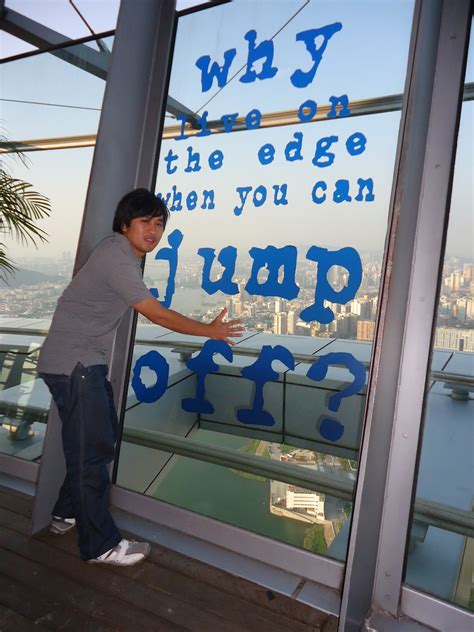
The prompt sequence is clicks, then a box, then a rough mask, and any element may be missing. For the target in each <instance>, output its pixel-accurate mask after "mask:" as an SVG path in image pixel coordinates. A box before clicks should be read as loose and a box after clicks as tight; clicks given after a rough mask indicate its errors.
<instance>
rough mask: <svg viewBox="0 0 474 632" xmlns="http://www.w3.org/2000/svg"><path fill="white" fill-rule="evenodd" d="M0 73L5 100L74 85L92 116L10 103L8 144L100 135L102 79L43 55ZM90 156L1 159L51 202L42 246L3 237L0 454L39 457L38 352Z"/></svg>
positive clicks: (78, 215) (42, 414) (72, 244)
mask: <svg viewBox="0 0 474 632" xmlns="http://www.w3.org/2000/svg"><path fill="white" fill-rule="evenodd" d="M111 43H112V42H111V41H110V42H109V44H110V46H111ZM69 50H73V51H77V47H70V49H69ZM53 69H54V72H53V76H50V74H49V73H50V72H52V70H53ZM2 73H3V82H4V83H3V85H4V87H5V91H4V94H9V95H12V96H14V95H15V96H20V95H22V96H23V97H27V99H28V101H30V102H31V101H35V102H36V101H41V100H43V99H44V100H46V101H54V100H55V99H56V96H52V95H53V94H54V93H55V92H56V93H58V96H57V98H58V99H60V98H61V95H60V94H59V89H58V86H59V85H61V84H62V85H61V89H65V86H67V85H69V83H71V84H74V92H73V93H72V94H69V95H68V100H70V101H69V102H70V103H71V104H74V99H75V98H76V96H75V95H79V94H80V95H81V100H79V98H78V99H77V101H76V102H75V103H76V104H77V105H79V104H80V103H82V104H88V106H91V107H94V111H93V114H92V115H91V113H90V112H89V111H88V112H86V114H85V115H84V113H83V111H82V110H81V109H79V110H72V109H65V108H56V107H54V108H53V107H47V106H41V105H35V104H32V103H25V104H21V106H19V105H18V104H8V106H6V107H5V108H4V113H3V116H4V120H3V121H2V123H3V125H4V127H5V130H4V131H3V134H4V135H5V136H6V137H7V138H8V139H9V140H10V141H13V142H15V141H18V140H23V139H25V138H26V137H29V138H38V137H43V138H47V136H48V134H51V133H58V132H59V129H60V131H61V133H62V134H69V133H71V134H75V133H77V131H78V130H81V131H83V132H86V131H87V132H88V133H89V134H91V135H94V134H95V133H96V132H97V126H98V120H99V113H100V107H101V102H102V96H103V90H104V87H105V81H103V80H102V79H99V78H98V77H95V76H92V77H91V75H90V74H89V73H87V72H86V71H84V70H81V69H79V68H77V67H76V66H74V65H72V64H69V63H66V62H65V61H63V60H62V59H58V58H52V57H51V55H50V54H47V53H45V54H41V55H38V56H35V57H31V58H28V59H22V60H18V61H13V62H10V63H8V64H4V65H3V66H2ZM58 73H59V74H58ZM39 77H41V81H38V82H37V83H36V82H35V78H39ZM58 77H60V79H61V80H60V81H58ZM48 87H49V89H50V91H51V92H49V93H48V92H47V88H48ZM71 112H74V114H71ZM92 155H93V147H82V148H75V149H62V150H59V151H35V152H24V153H23V154H22V156H23V159H24V161H25V163H23V162H22V161H21V160H20V159H19V158H18V157H15V156H14V155H13V154H6V155H4V156H3V161H2V162H3V164H2V166H3V167H4V168H5V169H6V171H7V172H8V173H9V174H10V176H12V177H13V178H17V179H19V180H23V181H25V182H28V183H30V184H31V185H32V188H33V190H35V191H38V192H40V193H41V194H43V195H45V196H46V197H47V198H49V200H50V202H51V213H50V216H49V217H48V218H46V219H43V220H40V221H39V222H38V223H37V224H38V226H39V227H40V228H41V229H43V230H44V231H46V233H47V234H48V239H47V242H45V243H42V242H40V241H39V242H38V243H37V248H35V247H34V246H33V245H32V244H31V243H29V244H22V243H18V242H17V241H16V240H15V239H14V238H13V237H12V236H11V235H8V234H2V235H1V242H2V245H3V246H2V247H3V249H4V250H5V251H6V253H7V255H8V257H9V258H10V259H11V260H12V261H13V263H14V264H15V266H16V267H17V270H16V272H15V274H14V276H8V275H7V276H6V279H5V280H0V290H1V295H2V301H1V305H0V452H2V453H6V454H12V455H15V456H18V457H20V458H24V459H28V460H36V459H38V458H39V457H40V455H41V452H42V446H43V438H44V434H45V429H46V425H45V424H46V419H47V414H48V410H49V404H50V396H49V392H48V390H47V388H46V386H45V384H44V382H43V381H42V380H41V379H39V378H38V375H37V371H36V365H37V359H38V353H39V349H40V347H41V344H42V342H43V339H44V336H45V334H46V333H47V331H48V328H49V324H50V320H51V317H52V315H53V313H54V310H55V307H56V302H57V299H58V298H59V296H60V295H61V293H62V291H63V289H64V288H65V286H66V285H67V283H68V282H69V280H70V279H71V275H72V268H73V263H74V256H75V252H76V248H77V241H78V238H79V230H80V226H81V220H82V213H83V208H84V201H85V196H86V191H87V184H88V180H89V173H90V168H91V164H92Z"/></svg>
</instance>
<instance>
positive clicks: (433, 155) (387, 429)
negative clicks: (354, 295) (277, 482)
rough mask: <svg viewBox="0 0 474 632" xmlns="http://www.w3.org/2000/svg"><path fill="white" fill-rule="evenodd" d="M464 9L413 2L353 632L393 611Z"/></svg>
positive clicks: (445, 1)
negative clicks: (370, 619) (376, 614)
mask: <svg viewBox="0 0 474 632" xmlns="http://www.w3.org/2000/svg"><path fill="white" fill-rule="evenodd" d="M469 17H470V2H469V0H456V1H454V2H453V1H450V0H430V1H428V2H427V1H426V0H417V3H416V6H415V16H414V24H413V36H412V42H411V53H410V60H409V66H408V68H409V69H408V75H407V85H406V90H405V108H404V111H403V117H402V124H401V128H400V138H399V145H398V152H399V155H398V158H397V164H396V172H395V177H394V184H393V194H392V195H393V197H392V226H391V229H390V233H389V237H388V244H387V248H386V263H385V279H384V283H383V289H382V297H381V301H380V308H379V317H378V326H377V336H376V343H375V349H374V358H373V364H372V370H371V376H370V378H369V379H370V381H369V389H368V397H367V408H366V412H367V416H366V427H365V429H364V435H363V440H362V446H361V458H360V462H359V476H358V485H357V491H356V496H355V502H354V512H353V522H352V530H351V536H350V541H349V552H348V558H347V565H346V577H345V582H344V588H343V595H342V603H341V612H340V619H339V630H340V632H351V631H352V630H359V629H360V628H361V626H362V625H363V624H364V621H365V619H366V618H367V617H368V616H369V615H370V613H371V612H378V611H384V612H388V613H390V614H391V615H392V616H395V617H396V616H398V615H399V614H400V612H399V603H400V594H401V585H402V573H403V566H404V560H405V553H406V542H407V536H408V530H409V524H410V515H411V512H412V506H413V503H412V501H413V497H412V493H413V484H414V477H415V466H416V461H417V454H418V447H419V436H420V429H421V427H422V419H423V411H424V399H425V392H426V386H427V381H428V376H429V370H430V358H431V350H432V341H433V334H434V324H435V315H436V306H437V301H438V289H439V278H440V272H441V267H442V263H443V252H444V245H445V239H446V230H447V222H448V215H449V213H448V211H449V202H450V193H451V185H452V176H453V168H454V158H455V149H456V142H457V131H458V125H459V113H460V108H461V95H462V85H463V78H464V68H465V60H466V54H467V45H468V31H469V28H468V25H469V22H470V19H469ZM405 306H406V307H405ZM439 602H440V603H441V600H439ZM415 610H416V609H415ZM450 610H451V611H453V610H454V609H453V608H450ZM415 614H416V615H417V618H423V612H419V613H418V612H416V611H415V612H413V611H411V616H414V615H415ZM446 629H448V628H446ZM449 629H456V628H455V627H451V628H449Z"/></svg>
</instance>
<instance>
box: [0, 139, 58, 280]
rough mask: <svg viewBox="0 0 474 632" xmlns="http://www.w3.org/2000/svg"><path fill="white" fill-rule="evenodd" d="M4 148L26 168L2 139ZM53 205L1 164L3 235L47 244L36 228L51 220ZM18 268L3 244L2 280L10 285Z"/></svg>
mask: <svg viewBox="0 0 474 632" xmlns="http://www.w3.org/2000/svg"><path fill="white" fill-rule="evenodd" d="M0 141H1V142H0V147H1V148H2V149H3V150H4V151H6V152H8V154H9V155H12V156H15V157H16V158H17V159H19V160H20V161H21V162H22V163H23V164H24V165H25V166H26V165H27V160H26V158H25V156H24V155H23V153H22V152H21V151H19V150H18V148H17V147H16V146H15V144H14V143H12V142H11V141H8V140H7V139H6V138H5V137H0ZM50 212H51V204H50V201H49V199H48V198H47V197H45V196H44V195H42V194H41V193H38V192H37V191H34V190H33V188H32V185H31V184H29V183H28V182H24V181H23V180H19V179H17V178H13V177H12V176H11V175H10V173H9V172H8V171H7V168H6V165H5V161H2V163H1V164H0V235H1V234H6V235H12V236H13V237H14V238H15V239H17V240H18V241H20V242H22V243H24V244H26V243H28V242H30V243H33V244H34V245H35V246H36V244H37V241H38V240H39V241H42V242H45V241H47V240H48V234H47V233H46V232H45V231H44V230H43V229H42V228H39V227H38V226H37V225H36V222H37V221H38V220H41V219H44V218H45V217H48V216H49V214H50ZM16 269H17V268H16V266H15V265H14V264H13V262H12V261H11V259H10V258H9V257H8V254H7V252H6V246H5V244H4V243H2V242H0V279H3V280H4V281H6V279H7V276H8V275H13V274H14V273H15V270H16Z"/></svg>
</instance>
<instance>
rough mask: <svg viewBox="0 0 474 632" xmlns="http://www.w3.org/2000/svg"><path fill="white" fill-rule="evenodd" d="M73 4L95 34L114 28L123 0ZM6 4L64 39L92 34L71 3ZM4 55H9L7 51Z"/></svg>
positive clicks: (32, 0)
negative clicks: (121, 0)
mask: <svg viewBox="0 0 474 632" xmlns="http://www.w3.org/2000/svg"><path fill="white" fill-rule="evenodd" d="M74 4H75V5H76V7H77V8H78V10H79V11H80V13H81V15H82V16H83V18H84V19H85V20H86V22H87V23H88V24H89V26H90V28H91V29H92V30H93V31H94V33H103V32H104V31H110V30H112V29H114V28H115V25H116V23H117V15H118V10H119V6H120V0H100V2H97V0H80V1H79V2H75V3H74ZM5 6H6V8H7V9H12V10H13V11H16V12H17V13H20V14H21V15H24V16H26V17H27V18H29V19H30V20H34V21H35V22H38V23H39V24H42V25H44V26H46V27H47V28H48V29H52V30H53V31H56V32H57V33H60V34H61V35H64V36H65V37H64V41H66V40H67V39H76V38H80V37H88V36H89V35H92V33H91V32H90V30H89V29H88V28H87V25H86V24H85V23H84V21H83V20H82V19H81V17H80V16H79V14H78V13H77V11H75V9H74V7H73V6H72V4H71V3H70V2H58V1H57V0H6V2H5ZM3 55H4V56H6V53H3Z"/></svg>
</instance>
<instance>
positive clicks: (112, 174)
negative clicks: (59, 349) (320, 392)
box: [32, 0, 176, 533]
mask: <svg viewBox="0 0 474 632" xmlns="http://www.w3.org/2000/svg"><path fill="white" fill-rule="evenodd" d="M175 15H176V14H175V2H174V0H141V1H140V2H138V3H137V2H135V0H122V3H121V6H120V11H119V17H118V23H117V31H116V36H115V41H114V47H113V53H112V60H111V65H110V68H109V73H108V79H107V85H106V89H105V95H104V103H103V108H102V114H101V118H100V124H99V131H98V135H97V143H96V149H95V153H94V159H93V164H92V171H91V177H90V181H89V188H88V192H87V199H86V206H85V211H84V217H83V223H82V228H81V233H80V238H79V246H78V252H77V256H76V262H75V271H77V270H78V269H80V267H81V266H82V265H83V264H84V262H85V261H86V260H87V258H88V256H89V254H90V252H91V251H92V249H93V248H94V247H95V246H96V245H97V244H98V243H99V241H101V240H102V239H103V238H104V237H105V236H107V235H110V234H111V229H112V219H113V215H114V212H115V208H116V206H117V202H118V201H119V199H120V198H121V197H122V196H123V195H124V194H125V193H126V192H128V191H130V190H131V189H134V188H136V187H148V188H152V187H153V185H154V182H153V178H154V173H155V159H156V155H157V149H158V143H159V139H160V137H161V130H162V126H163V120H164V114H165V106H164V104H165V98H166V91H167V83H168V76H169V62H170V59H171V50H172V46H173V42H174V33H175ZM133 330H134V318H133V314H132V310H130V311H129V312H128V314H127V315H126V316H125V317H124V319H123V321H122V324H121V327H120V328H119V331H118V332H117V336H116V340H115V346H114V349H113V353H112V361H111V366H110V372H109V379H110V381H111V382H112V386H113V388H114V393H115V397H116V403H117V408H118V410H121V407H122V400H123V397H122V395H123V391H124V390H125V391H126V379H127V375H128V373H127V366H128V363H129V355H130V349H131V337H132V332H133ZM64 471H65V470H64V462H63V457H62V449H61V428H60V421H59V418H58V416H57V412H56V409H55V407H54V406H53V408H52V411H51V414H50V417H49V421H48V429H47V434H46V439H45V445H44V451H43V458H42V462H41V468H40V474H39V481H38V489H37V493H36V497H35V506H34V513H33V524H32V531H33V533H35V532H36V531H38V530H40V529H42V528H43V527H44V526H45V525H46V524H48V522H49V520H50V513H51V509H52V507H53V503H54V500H55V497H56V495H57V492H58V490H59V486H60V484H61V482H62V479H63V476H64Z"/></svg>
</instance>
